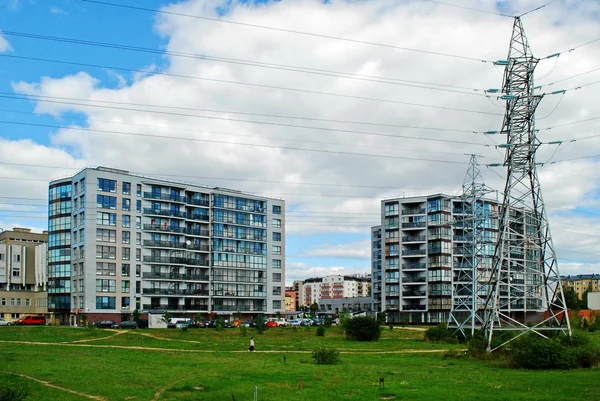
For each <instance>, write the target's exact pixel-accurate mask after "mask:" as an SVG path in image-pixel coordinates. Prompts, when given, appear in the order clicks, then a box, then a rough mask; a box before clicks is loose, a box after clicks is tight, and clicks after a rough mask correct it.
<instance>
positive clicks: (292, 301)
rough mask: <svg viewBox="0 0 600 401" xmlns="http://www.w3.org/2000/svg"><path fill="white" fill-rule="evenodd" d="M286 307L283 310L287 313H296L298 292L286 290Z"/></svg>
mask: <svg viewBox="0 0 600 401" xmlns="http://www.w3.org/2000/svg"><path fill="white" fill-rule="evenodd" d="M284 302H285V305H284V307H283V310H284V311H285V312H295V311H296V310H297V309H296V291H294V290H292V289H289V290H288V289H286V290H285V301H284Z"/></svg>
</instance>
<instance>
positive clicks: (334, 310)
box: [317, 297, 375, 315]
mask: <svg viewBox="0 0 600 401" xmlns="http://www.w3.org/2000/svg"><path fill="white" fill-rule="evenodd" d="M317 303H318V304H319V312H321V313H327V314H333V315H337V314H338V313H340V312H342V311H343V310H346V311H348V312H353V313H359V312H366V313H367V314H368V315H370V314H374V312H375V310H374V309H373V298H371V297H352V298H320V299H319V300H318V301H317Z"/></svg>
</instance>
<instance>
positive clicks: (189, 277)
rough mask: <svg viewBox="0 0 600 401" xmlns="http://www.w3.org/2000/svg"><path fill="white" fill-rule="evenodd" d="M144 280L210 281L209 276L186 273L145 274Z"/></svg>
mask: <svg viewBox="0 0 600 401" xmlns="http://www.w3.org/2000/svg"><path fill="white" fill-rule="evenodd" d="M143 278H146V279H157V280H183V281H209V277H208V275H202V274H185V273H144V274H143Z"/></svg>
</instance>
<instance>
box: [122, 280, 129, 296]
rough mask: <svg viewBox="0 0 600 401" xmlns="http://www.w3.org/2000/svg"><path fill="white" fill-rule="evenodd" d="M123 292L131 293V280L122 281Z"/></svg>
mask: <svg viewBox="0 0 600 401" xmlns="http://www.w3.org/2000/svg"><path fill="white" fill-rule="evenodd" d="M121 292H122V293H123V294H129V281H127V280H124V281H121Z"/></svg>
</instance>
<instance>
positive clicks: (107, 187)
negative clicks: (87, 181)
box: [98, 178, 117, 192]
mask: <svg viewBox="0 0 600 401" xmlns="http://www.w3.org/2000/svg"><path fill="white" fill-rule="evenodd" d="M98 191H100V192H117V182H116V181H115V180H107V179H105V178H98Z"/></svg>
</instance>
